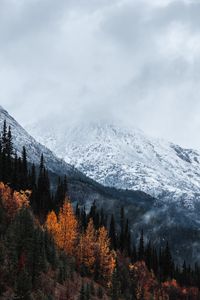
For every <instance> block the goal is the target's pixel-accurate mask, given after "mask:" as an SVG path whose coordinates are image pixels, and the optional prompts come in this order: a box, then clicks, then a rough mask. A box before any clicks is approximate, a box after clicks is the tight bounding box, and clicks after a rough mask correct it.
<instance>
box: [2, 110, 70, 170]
mask: <svg viewBox="0 0 200 300" xmlns="http://www.w3.org/2000/svg"><path fill="white" fill-rule="evenodd" d="M4 120H6V123H7V126H11V131H12V136H13V147H14V150H15V151H16V153H17V154H18V155H21V153H22V148H23V146H25V147H26V150H27V159H28V161H30V162H31V163H35V164H36V165H37V164H39V162H40V157H41V154H42V153H43V154H44V159H45V163H46V165H48V169H49V170H50V171H52V172H55V173H58V174H71V173H73V172H75V170H74V167H72V166H70V165H69V164H67V163H66V162H64V161H63V160H61V159H59V158H57V157H56V156H55V154H53V153H52V152H51V151H50V150H49V149H47V148H46V147H45V146H43V145H41V144H40V143H38V142H37V141H36V140H35V139H34V138H33V137H32V136H30V135H29V134H28V132H27V131H26V130H25V129H24V128H23V127H22V126H21V125H20V124H19V123H18V122H17V121H16V120H15V119H14V118H13V117H12V116H10V115H9V113H8V112H7V111H6V110H5V109H4V108H3V107H2V106H0V129H1V130H2V128H3V123H4Z"/></svg>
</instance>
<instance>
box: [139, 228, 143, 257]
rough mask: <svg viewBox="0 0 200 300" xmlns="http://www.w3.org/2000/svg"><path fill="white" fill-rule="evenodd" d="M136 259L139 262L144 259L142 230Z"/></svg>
mask: <svg viewBox="0 0 200 300" xmlns="http://www.w3.org/2000/svg"><path fill="white" fill-rule="evenodd" d="M138 259H139V260H143V259H144V234H143V230H142V231H141V236H140V243H139V249H138Z"/></svg>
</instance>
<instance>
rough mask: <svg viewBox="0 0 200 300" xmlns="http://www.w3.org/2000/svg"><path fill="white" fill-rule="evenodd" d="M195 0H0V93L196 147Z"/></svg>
mask: <svg viewBox="0 0 200 300" xmlns="http://www.w3.org/2000/svg"><path fill="white" fill-rule="evenodd" d="M199 11H200V2H197V1H189V0H188V1H183V0H177V1H175V0H174V1H173V0H171V1H170V0H168V1H167V0H160V1H159V0H154V1H151V0H110V1H107V0H101V1H100V0H76V1H72V0H68V1H64V0H59V1H54V0H43V1H40V0H28V1H27V0H0V83H1V85H0V86H1V89H0V99H1V100H0V103H1V104H2V105H3V106H4V107H5V108H7V109H8V110H9V111H10V113H12V114H13V115H14V116H15V117H17V119H18V120H19V121H20V122H21V123H22V124H24V125H25V124H28V123H32V122H37V121H39V120H47V122H50V121H51V118H53V117H54V116H55V115H56V116H59V119H60V120H69V121H71V120H72V119H78V120H81V119H82V118H84V119H85V118H88V119H94V118H95V119H96V118H109V119H113V118H114V119H116V118H117V119H119V120H123V121H126V122H127V123H129V124H131V125H133V126H137V127H140V128H142V129H143V130H144V131H147V132H148V133H150V134H153V135H157V136H161V137H165V138H167V139H170V140H173V141H175V142H177V143H180V144H183V145H185V146H188V147H189V146H190V147H195V148H199V147H200V139H199V140H198V139H197V136H198V133H199V130H200V118H199V115H200V76H199V71H200V18H199Z"/></svg>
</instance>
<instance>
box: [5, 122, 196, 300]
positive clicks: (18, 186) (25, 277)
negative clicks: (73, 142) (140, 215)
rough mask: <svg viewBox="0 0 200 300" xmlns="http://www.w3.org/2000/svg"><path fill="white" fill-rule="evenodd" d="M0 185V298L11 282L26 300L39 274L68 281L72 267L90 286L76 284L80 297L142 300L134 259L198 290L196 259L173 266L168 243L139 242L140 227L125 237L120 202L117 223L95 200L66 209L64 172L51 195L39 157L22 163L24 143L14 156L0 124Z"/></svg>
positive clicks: (37, 283) (7, 129) (126, 223)
mask: <svg viewBox="0 0 200 300" xmlns="http://www.w3.org/2000/svg"><path fill="white" fill-rule="evenodd" d="M0 182H4V183H5V184H6V185H4V184H2V185H0V220H1V221H0V264H1V267H0V277H1V283H0V295H1V294H2V293H3V292H4V291H5V290H6V286H7V285H9V284H10V286H13V287H14V294H15V296H16V299H29V298H30V294H31V292H33V291H34V290H36V293H37V292H39V290H42V289H43V287H42V286H41V284H40V281H41V276H42V274H46V273H47V272H50V270H51V272H52V273H53V274H54V275H53V276H54V282H59V283H60V284H63V283H64V282H66V281H67V280H68V281H70V280H73V274H74V272H77V274H80V275H81V276H82V277H83V278H84V277H88V278H90V283H91V284H90V285H87V284H86V285H85V284H84V283H83V284H82V286H81V288H80V299H81V300H86V299H90V298H91V297H92V295H93V294H94V293H95V295H97V296H98V297H99V298H100V299H101V298H103V293H105V290H104V289H106V291H107V293H108V295H109V296H110V298H111V299H120V298H122V299H123V298H124V299H130V300H133V299H143V298H144V296H140V297H141V298H138V296H137V295H138V280H137V279H136V277H135V273H134V274H133V271H132V270H133V269H134V267H132V266H135V265H136V264H137V263H138V262H144V263H145V265H146V266H147V267H148V269H149V271H150V272H153V273H154V274H155V276H156V278H157V280H158V281H159V282H160V284H161V283H162V282H164V281H169V280H172V279H176V280H177V282H178V283H179V284H180V285H182V286H188V287H189V286H196V287H198V288H200V267H199V266H198V264H196V265H195V266H194V267H191V266H190V265H187V264H186V262H184V263H183V266H179V265H177V264H176V262H175V261H174V259H173V257H172V254H171V251H170V246H169V244H168V242H166V246H165V247H164V248H159V249H158V248H157V247H155V246H154V244H153V242H152V241H148V242H147V243H145V242H144V232H143V231H141V233H140V238H139V240H138V241H133V240H132V234H131V228H130V225H129V220H128V219H127V218H126V215H125V212H124V208H123V207H121V211H120V222H119V224H116V221H115V216H114V215H111V216H108V215H107V214H106V213H105V211H104V210H103V209H101V208H98V207H97V206H96V203H95V202H94V203H93V204H92V206H91V208H90V210H89V211H86V209H85V207H81V206H80V205H79V204H78V203H77V205H76V207H75V209H73V206H72V204H71V203H70V200H69V198H68V197H67V178H66V177H64V178H63V179H61V178H58V184H57V189H56V192H55V194H52V192H51V184H50V179H49V174H48V170H47V169H46V167H45V163H44V157H43V155H41V159H40V165H39V168H38V170H37V168H36V167H35V165H34V164H33V165H30V164H28V162H27V153H26V148H25V147H23V150H22V153H21V154H17V153H15V152H14V150H13V142H12V132H11V128H10V127H8V126H7V124H6V121H5V122H4V125H3V130H2V133H1V136H0ZM22 190H24V191H25V192H22ZM117 225H118V226H117ZM141 268H142V265H141ZM70 282H71V281H70ZM95 282H98V283H99V284H100V288H98V291H94V289H95V288H94V283H95ZM101 286H102V287H101ZM51 288H52V287H51ZM49 291H50V292H49V294H48V298H45V295H44V298H42V296H41V299H51V289H50V290H49ZM152 295H153V294H152ZM36 297H37V296H36ZM142 297H143V298H142ZM35 299H37V298H35ZM38 299H39V298H38ZM64 299H65V298H64ZM153 299H154V298H153ZM155 299H156V298H155ZM161 299H162V298H161ZM163 299H164V298H163ZM183 299H184V298H183ZM191 299H192V298H191Z"/></svg>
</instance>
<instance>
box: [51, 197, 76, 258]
mask: <svg viewBox="0 0 200 300" xmlns="http://www.w3.org/2000/svg"><path fill="white" fill-rule="evenodd" d="M46 228H47V230H48V231H49V232H50V233H51V234H52V236H53V238H54V240H55V242H56V244H57V246H58V247H59V248H60V249H62V250H64V251H65V252H66V253H67V254H68V255H72V254H73V253H74V249H75V245H76V241H77V237H78V223H77V220H76V218H75V215H74V211H73V207H72V205H71V203H70V201H69V200H67V199H66V200H65V202H64V204H63V206H62V208H61V209H60V212H59V215H58V218H57V216H56V214H55V212H53V211H52V212H50V213H49V214H48V216H47V220H46Z"/></svg>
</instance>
